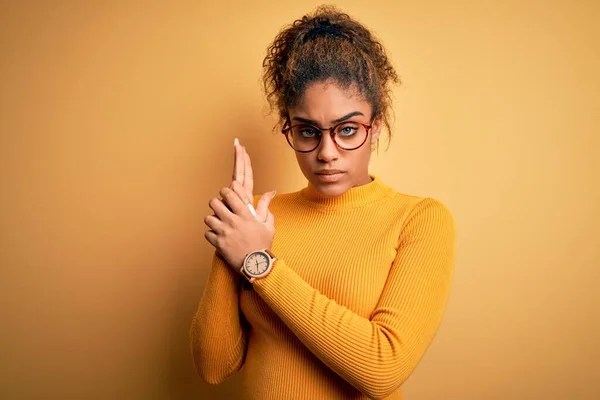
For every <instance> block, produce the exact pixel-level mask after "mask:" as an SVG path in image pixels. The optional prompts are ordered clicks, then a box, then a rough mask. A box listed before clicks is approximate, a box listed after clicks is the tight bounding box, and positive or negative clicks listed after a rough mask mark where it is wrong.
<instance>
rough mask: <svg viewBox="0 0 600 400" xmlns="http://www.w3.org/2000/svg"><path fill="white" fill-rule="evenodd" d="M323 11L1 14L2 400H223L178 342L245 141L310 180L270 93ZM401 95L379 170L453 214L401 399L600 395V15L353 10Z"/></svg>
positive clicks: (283, 169)
mask: <svg viewBox="0 0 600 400" xmlns="http://www.w3.org/2000/svg"><path fill="white" fill-rule="evenodd" d="M316 5H318V3H317V2H313V1H297V2H285V1H275V0H269V1H266V0H265V1H253V2H243V1H235V2H234V1H227V0H223V1H210V2H208V1H188V2H141V1H140V2H133V1H120V2H116V1H114V2H105V1H88V2H80V1H66V0H60V1H59V0H56V1H52V2H50V1H37V2H34V1H3V2H2V3H1V5H0V183H1V186H0V191H1V192H0V285H1V287H0V304H1V306H0V321H1V322H0V324H1V325H0V377H1V378H0V397H1V398H3V399H17V400H21V399H46V398H61V399H160V400H162V399H164V400H166V399H219V398H230V397H235V394H236V393H237V392H236V391H237V379H236V378H232V379H231V380H230V381H228V382H227V383H226V384H224V385H223V386H221V387H209V386H208V385H205V384H204V383H202V382H201V380H200V379H199V378H198V377H197V376H196V375H195V371H194V368H193V365H192V360H191V356H190V352H189V346H188V328H189V324H190V320H191V317H192V314H193V312H194V310H195V308H196V305H197V302H198V300H199V299H200V296H201V293H202V289H203V287H204V283H205V279H206V276H207V274H208V271H209V268H210V259H211V247H210V245H209V244H208V243H207V242H206V241H205V239H204V236H203V235H204V231H205V226H204V224H203V218H204V216H205V215H206V214H208V213H209V208H208V200H209V199H210V197H212V196H215V195H216V194H217V192H218V190H219V189H220V188H221V187H223V186H227V185H228V184H229V182H230V177H231V167H232V160H233V156H232V143H233V138H234V137H239V138H240V140H241V141H242V143H243V144H245V145H246V147H247V149H248V151H249V153H250V154H251V156H252V160H253V163H254V168H255V174H256V182H257V184H256V193H262V192H265V191H267V190H272V189H277V191H278V192H280V193H282V192H288V191H295V190H298V189H300V188H302V187H303V186H304V185H305V183H306V181H305V179H304V178H303V176H302V175H301V173H300V171H299V169H298V167H297V166H296V161H295V157H294V154H293V152H292V151H291V149H290V148H288V146H287V144H286V143H285V140H284V138H283V137H282V136H281V135H280V134H278V133H276V132H274V131H273V127H274V124H275V119H274V117H273V116H272V115H271V116H270V115H268V108H267V107H266V103H265V100H264V96H263V93H262V92H261V87H260V74H261V64H262V59H263V57H264V55H265V51H266V47H267V46H268V44H269V43H270V41H271V40H272V39H273V38H274V37H275V35H276V34H277V32H278V31H279V29H281V28H282V27H283V26H284V25H286V24H288V23H290V22H292V21H293V20H294V19H296V18H299V17H301V16H302V15H303V14H305V13H307V12H309V11H311V10H313V9H314V8H315V6H316ZM339 5H340V6H341V7H342V9H343V10H344V11H347V12H349V13H350V14H352V15H354V16H355V17H356V18H357V19H359V20H360V21H362V22H364V23H365V24H366V25H367V26H369V27H371V28H372V29H373V31H374V32H375V33H376V35H377V36H378V37H379V38H380V39H381V40H382V42H383V43H384V45H385V46H386V48H387V49H388V50H389V53H390V56H391V59H392V61H393V63H394V65H395V67H396V68H397V71H398V73H399V75H400V77H401V79H402V85H400V86H398V87H396V88H395V90H394V99H395V103H394V111H395V116H396V118H395V123H394V127H393V134H394V137H393V140H392V142H391V145H390V148H389V150H388V151H387V152H386V151H384V150H385V147H386V146H385V142H383V143H382V145H381V148H380V151H379V154H378V155H377V154H374V155H373V161H372V166H371V173H373V174H376V175H378V176H380V177H381V178H382V179H383V180H384V181H385V182H386V183H387V184H388V185H390V186H392V187H394V188H395V189H396V190H398V191H401V192H405V193H410V194H415V195H420V196H431V197H435V198H437V199H439V200H441V201H443V202H444V203H445V204H446V205H447V206H448V207H449V208H450V209H451V210H452V212H453V214H454V216H455V218H456V223H457V229H458V249H457V260H456V274H455V278H454V284H453V290H452V294H451V298H450V301H449V304H448V308H447V313H446V316H445V318H444V322H443V324H442V327H441V329H440V331H439V333H438V335H437V337H436V339H435V341H434V343H433V345H432V346H431V348H430V349H429V351H428V352H427V354H426V356H425V357H424V359H423V361H422V363H421V364H420V365H419V367H418V368H417V370H416V371H415V372H414V374H413V375H412V376H411V377H410V378H409V380H408V381H407V382H406V384H405V385H404V393H405V396H406V399H408V400H438V399H446V400H471V399H472V400H480V399H490V400H504V399H574V400H584V399H585V400H588V399H589V400H593V399H598V398H600V386H599V385H598V381H599V379H600V362H599V361H598V359H599V358H600V350H599V347H600V339H599V338H600V322H599V319H600V307H599V303H600V273H599V270H600V211H599V207H600V161H599V159H598V158H597V156H598V154H599V151H600V139H599V136H600V81H599V71H600V24H598V20H599V18H600V2H598V1H566V0H564V1H559V0H556V1H541V0H540V1H533V0H532V1H525V2H524V1H516V0H510V1H503V2H498V1H496V2H492V1H475V0H471V1H470V0H456V1H441V0H440V1H423V2H417V1H391V0H390V1H379V0H371V1H368V2H364V1H358V0H356V1H350V0H348V1H340V2H339Z"/></svg>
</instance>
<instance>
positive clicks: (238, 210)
mask: <svg viewBox="0 0 600 400" xmlns="http://www.w3.org/2000/svg"><path fill="white" fill-rule="evenodd" d="M235 184H236V185H237V184H238V183H237V182H236V183H235ZM219 194H220V195H221V197H223V200H224V201H226V202H227V204H228V205H229V207H231V211H233V213H234V214H236V215H238V216H246V217H247V216H248V215H250V216H251V215H252V214H250V210H248V208H247V207H246V204H245V203H244V202H243V201H242V199H241V198H240V196H239V195H238V194H237V193H236V192H234V191H233V190H231V189H230V188H223V189H221V191H220V192H219Z"/></svg>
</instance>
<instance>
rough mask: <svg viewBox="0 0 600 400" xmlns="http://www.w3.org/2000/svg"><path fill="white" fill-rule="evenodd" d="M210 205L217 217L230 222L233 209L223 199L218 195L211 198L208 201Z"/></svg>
mask: <svg viewBox="0 0 600 400" xmlns="http://www.w3.org/2000/svg"><path fill="white" fill-rule="evenodd" d="M208 206H209V207H210V208H211V209H212V210H213V211H214V213H215V215H216V217H217V218H219V219H220V220H221V222H230V221H231V219H232V217H233V213H232V212H231V210H230V209H229V208H228V207H227V206H226V205H225V203H224V201H223V200H219V199H217V198H216V197H214V198H212V199H210V201H209V202H208Z"/></svg>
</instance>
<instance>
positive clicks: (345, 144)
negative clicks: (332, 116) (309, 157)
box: [281, 121, 372, 153]
mask: <svg viewBox="0 0 600 400" xmlns="http://www.w3.org/2000/svg"><path fill="white" fill-rule="evenodd" d="M289 125H290V122H289V121H287V122H286V123H285V125H284V126H283V129H282V130H281V133H283V134H284V135H285V138H286V139H287V142H288V143H289V145H290V146H291V147H292V149H294V150H296V151H297V152H299V153H310V152H311V151H313V150H314V149H316V148H317V147H319V144H321V137H322V136H323V132H322V131H329V134H330V135H331V138H332V139H333V142H334V143H335V144H336V145H337V146H338V147H339V148H340V149H343V150H356V149H358V148H359V147H361V146H362V145H363V144H365V142H366V141H367V137H368V136H369V130H370V129H371V126H372V125H366V124H363V123H360V122H355V121H344V122H340V123H339V124H337V125H335V126H334V127H333V128H319V127H316V126H314V125H310V124H305V123H302V124H298V125H291V126H289Z"/></svg>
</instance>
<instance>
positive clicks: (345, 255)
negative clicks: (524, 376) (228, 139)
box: [190, 175, 455, 400]
mask: <svg viewBox="0 0 600 400" xmlns="http://www.w3.org/2000/svg"><path fill="white" fill-rule="evenodd" d="M371 178H373V181H372V182H370V183H368V184H366V185H362V186H359V187H355V188H352V189H350V190H349V191H348V192H346V193H344V194H343V195H342V196H339V197H336V198H326V197H324V196H322V195H320V194H319V193H318V192H316V191H315V190H314V188H312V186H310V185H309V186H307V187H306V188H304V189H303V190H301V191H298V192H295V193H288V194H282V195H278V196H276V197H275V198H274V199H273V200H272V202H271V205H270V210H271V212H272V213H273V214H274V215H275V239H274V242H273V246H272V251H273V253H274V254H275V255H276V256H277V257H278V261H276V263H275V265H274V267H273V270H272V271H271V273H270V274H269V275H268V276H267V277H266V278H264V279H261V280H259V281H257V282H256V283H255V284H254V286H253V288H252V287H249V284H241V277H240V275H239V274H238V273H237V272H235V271H233V270H232V269H231V268H230V267H228V266H227V265H226V264H225V263H224V262H222V261H221V260H220V259H219V258H217V257H213V265H212V270H211V272H210V275H209V277H208V280H207V284H206V287H205V290H204V294H203V297H202V299H201V301H200V304H199V306H198V310H197V312H196V314H195V316H194V319H193V322H192V327H191V330H190V340H191V345H192V353H193V357H194V363H195V365H196V369H197V371H198V373H199V374H200V376H201V377H202V378H203V379H204V380H206V381H207V382H209V383H213V384H216V383H221V382H223V381H224V380H225V379H226V378H227V377H229V376H231V375H232V374H233V373H235V372H236V371H238V370H239V369H240V368H242V367H243V368H242V393H241V397H242V398H245V399H260V400H264V399H277V400H281V399H286V400H287V399H319V400H320V399H345V400H347V399H367V398H375V399H380V398H386V399H400V398H401V394H400V389H399V388H400V385H401V384H402V383H403V382H404V381H405V380H406V378H408V376H409V375H410V374H411V373H412V371H413V370H414V369H415V367H416V366H417V364H418V362H419V360H420V359H421V357H422V356H423V354H424V353H425V351H426V349H427V347H428V346H429V344H430V343H431V340H432V339H433V337H434V335H435V333H436V331H437V329H438V327H439V325H440V322H441V320H442V314H443V311H444V308H445V305H446V301H447V297H448V294H449V290H450V283H451V278H452V274H453V269H454V248H455V229H454V221H453V218H452V216H451V214H450V213H449V211H448V210H447V208H446V207H445V206H443V205H442V204H441V203H440V202H438V201H436V200H433V199H430V198H420V197H414V196H409V195H405V194H401V193H397V192H395V191H394V190H393V189H391V188H390V187H388V186H387V185H385V184H384V183H383V182H382V181H381V180H380V179H379V178H378V177H376V176H374V175H371ZM257 198H258V196H257V197H256V198H255V204H256V200H257Z"/></svg>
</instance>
